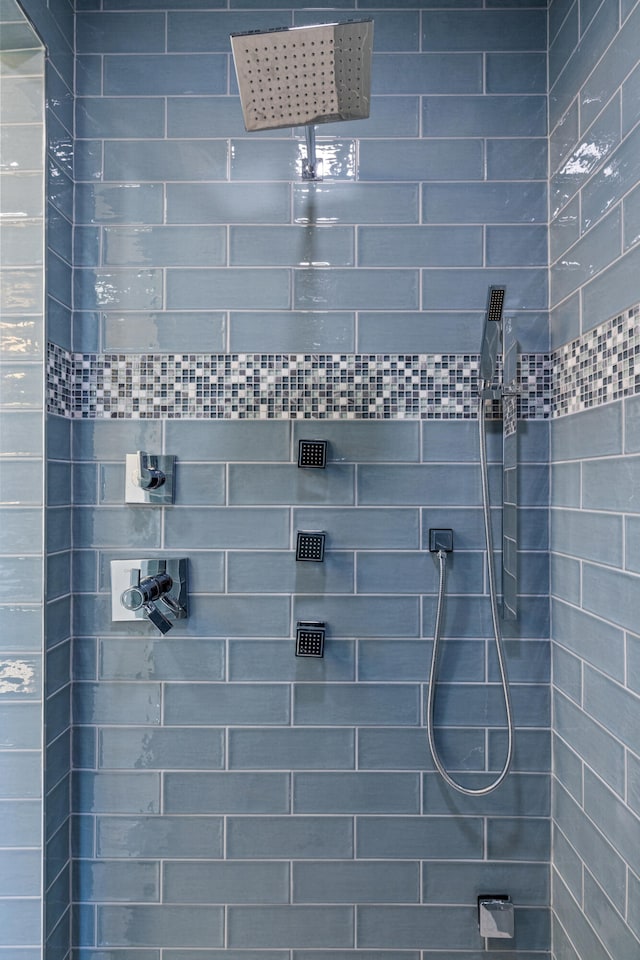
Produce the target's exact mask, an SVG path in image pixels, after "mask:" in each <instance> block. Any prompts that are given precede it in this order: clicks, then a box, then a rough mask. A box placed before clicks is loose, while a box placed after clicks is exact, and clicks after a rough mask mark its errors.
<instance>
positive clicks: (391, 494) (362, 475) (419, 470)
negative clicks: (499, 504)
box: [358, 464, 480, 506]
mask: <svg viewBox="0 0 640 960" xmlns="http://www.w3.org/2000/svg"><path fill="white" fill-rule="evenodd" d="M358 502H359V503H361V504H407V505H408V504H411V505H415V504H425V505H426V504H433V505H440V504H451V505H460V506H471V505H475V504H478V503H479V502H480V474H479V471H478V469H477V467H476V466H475V465H473V466H472V465H458V466H457V467H456V470H455V471H452V470H451V468H450V467H449V466H445V465H440V464H426V465H422V466H412V465H410V466H387V465H379V466H378V465H375V466H374V465H366V464H365V465H364V466H362V467H360V469H359V470H358Z"/></svg>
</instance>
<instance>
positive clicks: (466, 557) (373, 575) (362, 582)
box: [357, 551, 484, 593]
mask: <svg viewBox="0 0 640 960" xmlns="http://www.w3.org/2000/svg"><path fill="white" fill-rule="evenodd" d="M483 575H484V570H483V558H482V555H481V554H480V553H466V554H465V553H458V552H457V551H456V553H455V554H454V555H453V556H452V557H451V558H450V562H449V563H448V564H447V582H448V586H449V589H450V590H452V591H453V592H454V593H458V592H463V591H466V592H468V593H482V590H483ZM437 589H438V565H437V561H436V559H435V557H433V556H431V555H429V556H427V555H426V554H425V553H424V552H422V553H404V554H399V553H396V552H393V553H384V552H376V553H363V554H361V555H359V556H358V577H357V591H358V593H436V592H437Z"/></svg>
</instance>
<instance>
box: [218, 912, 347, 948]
mask: <svg viewBox="0 0 640 960" xmlns="http://www.w3.org/2000/svg"><path fill="white" fill-rule="evenodd" d="M227 917H228V929H227V936H228V945H229V946H231V947H261V948H262V947H351V946H352V945H353V936H354V931H353V908H351V907H327V906H324V907H303V906H286V907H285V906H282V907H280V906H277V907H235V906H231V907H229V908H228V913H227Z"/></svg>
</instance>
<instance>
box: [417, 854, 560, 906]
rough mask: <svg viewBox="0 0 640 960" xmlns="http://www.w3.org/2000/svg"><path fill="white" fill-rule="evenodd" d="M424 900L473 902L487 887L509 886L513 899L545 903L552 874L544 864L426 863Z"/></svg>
mask: <svg viewBox="0 0 640 960" xmlns="http://www.w3.org/2000/svg"><path fill="white" fill-rule="evenodd" d="M422 869H423V900H424V901H425V902H426V903H460V902H461V901H462V902H464V903H473V901H474V900H475V899H476V898H477V897H478V895H479V894H481V893H482V892H483V891H484V890H488V889H491V890H509V892H510V895H511V897H512V899H513V900H514V902H516V903H518V904H521V905H522V906H524V905H525V904H526V905H528V906H532V905H537V906H545V905H546V904H547V903H548V901H549V876H548V871H547V868H546V866H545V865H544V864H534V863H527V864H522V863H488V862H484V863H479V864H475V863H449V862H447V861H438V860H435V861H431V862H429V863H425V864H423V868H422Z"/></svg>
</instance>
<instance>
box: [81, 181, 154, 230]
mask: <svg viewBox="0 0 640 960" xmlns="http://www.w3.org/2000/svg"><path fill="white" fill-rule="evenodd" d="M162 217H163V191H162V187H161V185H159V184H155V183H144V184H111V183H95V184H94V183H86V184H78V186H77V188H76V219H77V221H78V222H79V223H143V224H149V223H162Z"/></svg>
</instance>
